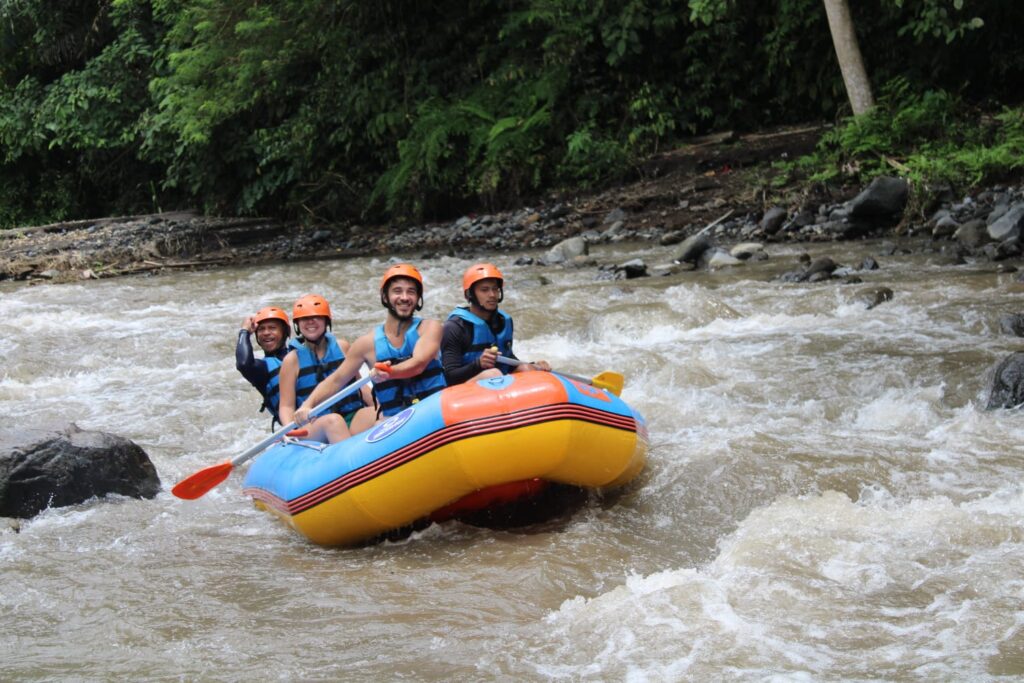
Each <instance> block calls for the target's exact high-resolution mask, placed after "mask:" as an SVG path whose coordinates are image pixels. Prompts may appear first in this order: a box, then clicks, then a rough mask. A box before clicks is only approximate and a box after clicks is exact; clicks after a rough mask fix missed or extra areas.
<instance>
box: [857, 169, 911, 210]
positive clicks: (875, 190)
mask: <svg viewBox="0 0 1024 683" xmlns="http://www.w3.org/2000/svg"><path fill="white" fill-rule="evenodd" d="M909 196H910V186H909V185H908V184H907V181H906V180H903V179H902V178H893V177H891V176H879V177H878V178H875V179H874V180H872V181H871V184H870V185H868V186H867V188H866V189H865V190H864V191H863V192H861V193H860V194H858V195H857V196H856V197H854V198H853V199H851V200H850V202H849V203H848V204H847V208H848V209H849V211H850V217H851V218H892V217H895V216H898V215H899V214H901V213H903V209H904V207H906V205H907V199H908V197H909Z"/></svg>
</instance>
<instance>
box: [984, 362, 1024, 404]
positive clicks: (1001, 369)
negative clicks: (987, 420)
mask: <svg viewBox="0 0 1024 683" xmlns="http://www.w3.org/2000/svg"><path fill="white" fill-rule="evenodd" d="M1021 404H1024V352H1017V353H1011V354H1010V355H1009V356H1007V357H1006V358H1004V359H1003V360H1002V361H1000V363H999V365H997V366H996V371H995V376H994V377H993V378H992V392H991V393H990V394H989V398H988V406H987V409H988V410H996V409H998V408H1016V407H1017V406H1019V405H1021Z"/></svg>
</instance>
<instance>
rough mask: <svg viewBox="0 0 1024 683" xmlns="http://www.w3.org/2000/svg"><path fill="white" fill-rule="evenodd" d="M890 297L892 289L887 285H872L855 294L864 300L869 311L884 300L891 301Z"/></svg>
mask: <svg viewBox="0 0 1024 683" xmlns="http://www.w3.org/2000/svg"><path fill="white" fill-rule="evenodd" d="M892 297H893V293H892V290H891V289H889V288H888V287H872V288H870V289H865V290H864V291H862V292H858V294H857V298H858V299H859V300H860V301H863V302H864V304H865V307H866V308H867V309H868V310H869V311H870V310H871V309H872V308H875V307H876V306H879V305H881V304H884V303H885V302H886V301H892Z"/></svg>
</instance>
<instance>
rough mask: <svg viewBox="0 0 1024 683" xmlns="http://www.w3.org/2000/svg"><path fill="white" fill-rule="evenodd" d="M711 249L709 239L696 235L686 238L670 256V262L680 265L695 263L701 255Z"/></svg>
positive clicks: (702, 235)
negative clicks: (676, 262)
mask: <svg viewBox="0 0 1024 683" xmlns="http://www.w3.org/2000/svg"><path fill="white" fill-rule="evenodd" d="M710 248H711V238H710V237H708V236H707V235H705V234H701V233H698V234H696V235H694V236H692V237H689V238H687V239H686V240H684V241H683V243H682V244H680V245H679V246H678V247H677V248H676V250H675V251H674V252H673V254H672V260H673V261H678V262H680V263H696V262H697V261H698V260H699V259H700V257H701V255H702V254H703V253H704V252H705V251H707V250H708V249H710Z"/></svg>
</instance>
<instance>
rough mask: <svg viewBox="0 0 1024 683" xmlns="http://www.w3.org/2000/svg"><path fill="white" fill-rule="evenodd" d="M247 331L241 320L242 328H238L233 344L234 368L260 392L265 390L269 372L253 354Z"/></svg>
mask: <svg viewBox="0 0 1024 683" xmlns="http://www.w3.org/2000/svg"><path fill="white" fill-rule="evenodd" d="M249 333H250V330H248V329H247V328H246V327H245V322H244V321H243V323H242V329H240V330H238V342H237V343H236V344H235V369H236V370H238V372H240V373H241V374H242V377H244V378H245V379H246V380H247V381H248V382H249V384H251V385H253V386H254V387H256V390H257V391H259V392H260V393H261V394H262V393H263V392H264V391H265V390H266V387H267V381H268V380H269V379H270V373H269V372H268V371H267V364H266V363H264V362H263V361H262V360H257V359H256V357H255V356H254V355H253V352H252V341H251V340H250V339H249Z"/></svg>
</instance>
